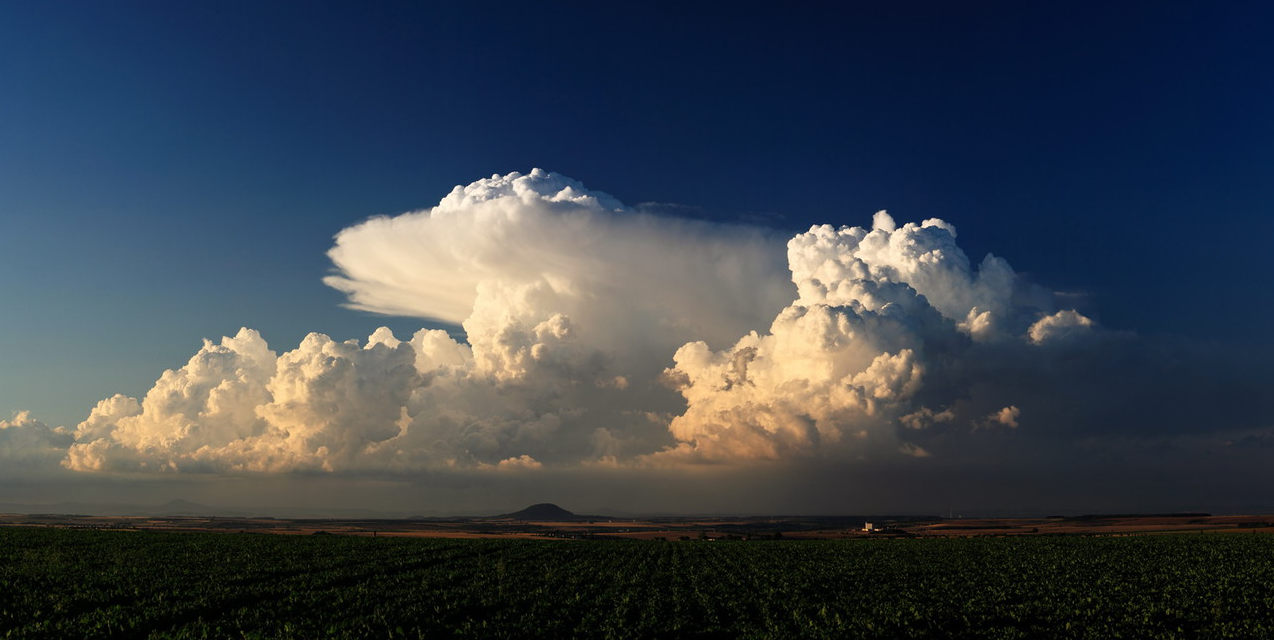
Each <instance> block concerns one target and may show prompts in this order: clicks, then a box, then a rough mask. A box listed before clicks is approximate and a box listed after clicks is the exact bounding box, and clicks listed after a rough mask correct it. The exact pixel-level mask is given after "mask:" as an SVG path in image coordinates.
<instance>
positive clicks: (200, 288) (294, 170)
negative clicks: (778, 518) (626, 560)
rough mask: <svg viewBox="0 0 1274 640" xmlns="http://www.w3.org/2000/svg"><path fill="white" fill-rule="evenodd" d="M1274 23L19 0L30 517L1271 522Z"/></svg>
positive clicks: (5, 18) (16, 414)
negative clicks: (1161, 517) (1111, 515)
mask: <svg viewBox="0 0 1274 640" xmlns="http://www.w3.org/2000/svg"><path fill="white" fill-rule="evenodd" d="M1271 18H1274V10H1272V9H1271V8H1269V7H1268V6H1267V5H1265V4H1264V3H1256V2H1237V3H1225V4H1224V5H1216V4H1215V3H1203V2H1198V3H1195V2H1179V3H1136V2H1134V3H1120V4H1119V5H1118V6H1116V7H1112V6H1110V5H1109V3H1094V2H1077V3H1066V4H1065V5H1056V4H1054V5H1044V4H1034V3H1009V2H987V3H973V4H969V3H963V4H957V5H953V4H951V3H926V2H916V3H888V5H887V6H885V5H882V4H880V3H842V5H841V6H838V7H835V8H829V7H827V6H825V5H821V4H798V5H795V6H784V7H782V8H779V7H774V8H766V9H750V8H747V7H741V6H737V5H716V4H712V3H702V4H697V5H696V6H686V5H685V4H684V3H679V4H673V3H653V4H647V5H644V6H601V5H599V6H592V5H580V4H566V3H562V4H555V3H548V4H545V3H501V2H493V3H483V4H482V5H474V4H472V3H458V2H457V3H448V2H439V3H406V2H385V3H377V4H371V5H369V4H368V3H352V2H351V3H342V2H331V3H303V4H302V3H274V2H217V3H212V2H190V3H162V2H126V3H93V2H65V3H6V4H4V5H3V6H0V79H3V85H4V90H3V91H2V92H0V301H3V312H2V313H0V503H16V504H45V503H56V502H76V503H88V504H93V503H100V504H107V503H109V504H124V503H147V504H149V503H159V502H164V501H167V500H171V499H185V500H195V501H199V502H203V503H207V504H212V505H220V506H225V507H244V508H251V509H257V510H261V511H269V510H271V509H277V508H279V507H281V506H282V505H301V506H306V507H310V508H314V509H336V508H346V507H351V508H352V507H359V508H369V509H378V510H382V511H385V512H393V513H429V514H441V513H493V512H500V511H508V510H512V509H515V508H520V507H522V506H525V505H526V504H530V503H533V502H556V503H558V504H560V505H562V506H564V507H566V508H568V509H572V510H575V511H588V510H594V511H596V510H603V509H609V510H612V511H619V512H633V513H692V512H699V513H827V514H850V513H949V512H951V511H962V512H968V513H1063V512H1097V511H1107V512H1109V511H1147V510H1151V511H1165V510H1203V511H1212V512H1218V513H1219V512H1244V511H1247V512H1250V511H1266V512H1268V511H1271V510H1274V497H1271V496H1270V494H1269V493H1268V490H1267V488H1268V487H1269V486H1274V471H1271V469H1272V468H1274V465H1271V464H1270V463H1271V462H1274V419H1272V418H1270V415H1271V409H1274V400H1272V399H1271V396H1274V394H1270V393H1269V391H1268V390H1269V388H1270V386H1271V383H1274V369H1272V368H1271V366H1270V365H1269V362H1270V358H1271V357H1272V356H1274V340H1271V338H1270V334H1269V331H1268V326H1269V324H1270V320H1269V319H1270V317H1271V313H1272V312H1274V286H1272V285H1274V279H1272V277H1271V276H1274V215H1271V214H1272V213H1274V181H1272V180H1270V179H1269V177H1270V176H1271V175H1274V119H1271V118H1270V117H1269V113H1270V112H1271V107H1274V79H1272V78H1271V76H1270V74H1269V73H1268V72H1267V69H1268V68H1269V67H1270V65H1271V63H1274V43H1271V42H1270V39H1269V38H1268V37H1267V36H1266V33H1265V31H1266V29H1265V25H1268V24H1270V20H1271ZM881 212H887V213H881Z"/></svg>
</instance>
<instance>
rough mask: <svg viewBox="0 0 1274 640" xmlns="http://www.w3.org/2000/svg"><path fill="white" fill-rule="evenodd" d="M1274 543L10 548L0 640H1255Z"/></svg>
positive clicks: (159, 543) (51, 540)
mask: <svg viewBox="0 0 1274 640" xmlns="http://www.w3.org/2000/svg"><path fill="white" fill-rule="evenodd" d="M1271 585H1274V536H1269V535H1252V534H1191V535H1174V536H1146V537H1111V538H1090V537H1016V538H949V539H945V538H944V539H861V540H846V541H832V540H823V541H747V542H745V541H715V542H703V541H692V542H683V541H669V542H657V541H624V540H615V541H542V540H466V539H438V538H368V537H344V536H305V537H297V536H269V535H254V534H211V533H158V532H143V531H95V530H71V529H55V528H12V529H0V637H21V638H27V637H33V638H70V637H85V638H88V637H125V638H126V637H137V638H146V637H155V638H159V637H164V638H230V637H235V638H238V637H256V638H319V637H359V638H361V637H369V638H380V637H410V638H415V637H492V638H525V637H548V638H556V637H571V636H577V637H608V638H648V637H756V638H791V637H816V638H845V637H851V638H852V637H868V638H895V637H903V638H906V637H952V636H954V637H987V638H1040V637H1057V638H1073V637H1088V638H1115V637H1125V638H1129V637H1135V638H1146V637H1165V638H1255V637H1271V636H1274V589H1272V588H1271Z"/></svg>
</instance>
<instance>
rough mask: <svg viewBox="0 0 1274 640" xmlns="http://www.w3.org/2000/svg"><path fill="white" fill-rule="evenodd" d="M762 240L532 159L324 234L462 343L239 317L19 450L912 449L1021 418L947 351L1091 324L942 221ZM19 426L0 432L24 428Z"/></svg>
mask: <svg viewBox="0 0 1274 640" xmlns="http://www.w3.org/2000/svg"><path fill="white" fill-rule="evenodd" d="M783 248H784V247H783V239H782V238H780V237H777V236H776V235H774V233H773V232H769V231H765V230H762V229H758V228H750V227H744V226H732V225H719V224H711V223H707V222H701V221H688V220H682V219H676V218H666V217H656V216H651V215H646V214H642V213H638V212H636V211H633V210H630V209H628V208H626V207H625V206H624V205H622V204H621V203H619V202H618V201H616V200H615V199H614V198H612V197H610V196H608V195H606V194H604V193H600V192H596V191H589V190H588V189H586V188H585V187H584V186H583V185H581V184H579V183H578V182H576V181H574V180H571V179H569V178H566V177H564V176H560V175H557V174H552V173H547V172H544V171H541V170H538V169H537V170H534V171H532V172H530V173H529V174H526V175H522V174H519V173H511V174H508V175H503V176H501V175H495V176H492V177H491V178H488V179H484V180H479V181H477V182H474V183H473V184H470V185H468V186H465V187H456V188H455V190H453V191H452V193H451V194H449V195H447V196H446V197H445V198H443V199H442V201H441V202H440V203H439V205H438V206H436V207H433V208H432V209H429V210H426V211H418V212H413V213H407V214H403V215H401V216H397V217H393V218H385V217H381V218H373V219H370V220H368V221H366V222H363V223H361V224H359V225H356V226H354V227H351V228H349V229H346V230H345V231H342V232H341V233H340V234H339V235H338V236H337V238H336V244H335V246H334V247H333V248H332V250H331V252H330V256H331V258H332V261H333V263H334V264H335V266H336V273H335V274H334V275H331V276H329V277H328V278H327V280H326V282H327V283H328V284H329V285H331V286H333V287H335V288H337V289H339V290H341V291H343V292H345V293H346V294H347V296H348V299H349V305H350V306H352V307H354V308H357V309H361V310H365V311H370V312H375V313H383V314H394V315H408V316H416V317H420V318H426V319H431V320H436V321H443V322H452V323H460V324H461V326H462V327H463V330H464V333H465V335H466V337H467V339H466V340H464V341H460V340H456V339H454V338H453V337H452V336H451V335H449V334H448V333H447V332H444V331H440V330H421V331H419V332H417V333H416V334H415V335H414V336H410V337H403V338H399V337H396V336H394V335H393V334H392V333H391V332H390V331H389V330H388V329H380V330H378V331H377V332H376V333H374V334H373V335H372V336H370V337H369V338H368V339H367V340H366V341H365V342H362V343H360V342H358V341H353V340H350V341H345V342H338V341H335V340H333V339H331V338H329V337H328V336H325V335H321V334H311V335H309V336H308V337H307V338H305V340H304V341H302V343H301V344H300V345H299V346H298V347H296V348H295V349H293V350H291V351H287V352H284V353H276V352H275V351H273V350H271V349H270V347H269V345H267V343H266V341H265V340H264V339H263V338H262V337H261V336H260V335H259V334H258V333H257V332H256V331H253V330H251V329H246V328H245V329H242V330H240V331H239V332H238V333H237V334H236V335H235V336H233V337H225V338H222V339H221V340H220V341H219V342H213V341H205V343H204V346H203V347H202V348H201V349H200V350H199V351H198V353H196V354H195V355H194V356H193V357H192V358H191V359H190V361H189V362H188V363H186V365H184V366H182V367H180V368H178V369H174V370H170V371H167V372H165V373H164V374H163V376H161V377H160V379H159V380H158V381H157V382H156V383H155V386H154V387H153V388H152V389H151V390H150V391H149V392H147V393H146V394H145V396H144V397H142V398H141V399H136V398H131V397H127V396H122V395H117V396H115V397H112V398H108V399H105V400H103V401H102V402H100V403H99V404H98V405H97V407H95V408H94V409H93V411H92V413H91V414H90V415H89V417H88V418H87V419H86V420H85V421H84V422H82V423H80V424H79V425H78V426H77V427H76V428H75V429H74V430H73V437H74V442H73V443H70V442H69V440H70V438H71V434H70V433H65V434H63V433H61V432H57V433H55V432H53V431H49V432H48V433H47V434H45V433H44V432H43V431H42V432H41V437H40V438H36V440H38V441H39V444H40V447H39V451H40V453H39V455H40V456H41V458H40V459H41V460H48V459H49V455H48V447H50V446H52V445H53V444H56V443H58V442H62V441H63V440H66V441H67V442H66V443H65V444H69V446H68V447H67V448H66V452H65V456H64V457H62V458H61V459H60V464H62V465H63V466H65V467H67V468H69V469H72V470H75V471H80V472H89V473H92V472H133V473H137V472H141V473H161V474H162V473H182V472H243V473H260V472H266V473H273V472H288V471H319V472H324V471H326V472H373V473H386V472H388V473H411V472H416V471H421V470H439V469H441V470H446V469H470V470H474V471H477V472H492V473H536V472H540V471H542V470H544V469H545V468H555V467H561V468H588V467H607V468H614V467H636V468H640V467H667V466H681V465H699V464H705V463H712V464H728V465H748V464H753V463H759V462H763V461H776V460H777V461H781V460H790V459H820V460H824V461H831V462H835V461H845V462H852V461H855V460H863V459H872V460H889V459H895V458H901V457H931V456H933V455H940V451H938V450H939V449H943V448H947V449H950V448H952V447H957V448H958V447H959V440H960V439H961V438H966V437H970V434H973V433H974V432H983V433H985V432H988V431H992V432H994V431H1009V430H1018V429H1021V430H1029V429H1030V428H1031V424H1032V416H1031V414H1030V411H1029V409H1026V410H1024V409H1023V408H1021V407H1020V406H1019V405H1021V403H1020V402H1017V401H1015V398H1014V397H1013V394H1012V389H1011V385H1001V384H999V383H998V381H997V379H996V374H995V372H994V371H987V370H981V372H980V373H978V374H977V375H972V376H970V375H969V374H970V372H975V371H979V369H978V368H977V367H975V366H972V365H971V364H970V362H969V361H970V360H974V359H978V358H982V357H983V356H982V355H981V354H982V352H984V351H987V350H992V351H994V352H995V353H997V354H999V355H998V357H1000V358H1003V359H1005V360H1006V361H1010V362H1013V363H1017V364H1016V365H1015V366H1028V367H1030V366H1036V365H1040V364H1041V363H1043V364H1042V365H1041V366H1045V365H1047V361H1048V360H1049V358H1051V357H1053V356H1054V355H1055V354H1056V353H1058V349H1063V348H1064V349H1065V350H1067V352H1070V351H1073V350H1075V349H1081V350H1082V349H1084V348H1086V347H1085V345H1086V344H1096V343H1097V341H1098V340H1099V339H1100V336H1102V335H1104V334H1103V331H1102V329H1100V327H1098V326H1097V325H1096V324H1095V323H1094V322H1093V321H1092V320H1090V319H1089V318H1086V317H1084V316H1083V315H1080V314H1079V313H1077V312H1076V311H1074V310H1069V309H1067V310H1061V311H1057V310H1055V309H1053V307H1052V299H1051V298H1052V296H1051V295H1050V294H1049V293H1048V292H1047V291H1045V290H1043V289H1040V288H1038V287H1033V286H1029V285H1026V284H1024V283H1023V282H1021V281H1020V279H1019V278H1018V277H1017V276H1016V275H1015V273H1014V271H1013V269H1012V268H1011V267H1010V266H1009V265H1008V263H1007V262H1005V261H1004V260H1002V259H1000V258H997V257H994V256H990V255H988V256H986V258H985V259H983V260H982V261H981V262H980V263H979V264H978V265H977V266H976V267H975V266H973V264H972V263H971V262H970V261H969V259H968V258H967V257H966V256H965V254H964V253H963V251H961V249H960V248H959V246H958V245H957V244H956V230H955V227H954V226H953V225H951V224H949V223H947V222H944V221H942V220H938V219H929V220H925V221H923V222H920V223H908V224H902V225H899V224H898V223H897V222H896V221H895V220H894V219H893V218H892V217H891V216H890V215H889V214H887V213H885V212H883V211H882V212H879V213H876V214H875V216H874V218H873V219H872V224H871V227H870V228H864V227H841V228H834V227H832V226H829V225H823V226H816V227H813V228H811V229H810V230H809V231H807V232H805V233H801V234H798V235H796V236H795V237H793V238H791V239H790V240H788V241H787V243H786V258H787V260H786V262H787V264H786V268H784V264H783ZM1063 343H1064V344H1063ZM23 421H29V418H27V417H23V418H22V419H21V420H19V421H17V422H15V423H14V425H8V424H6V425H5V426H6V431H12V430H14V429H19V428H20V429H25V430H32V429H35V427H34V426H31V425H28V424H27V422H23ZM15 425H16V426H15ZM36 430H37V431H38V429H36ZM934 434H938V435H940V436H941V439H940V440H939V441H937V442H936V443H931V442H929V440H931V439H932V438H933V437H935V436H934ZM960 434H964V435H960ZM25 437H26V438H27V439H31V437H30V436H25ZM953 443H954V444H953ZM935 444H937V445H938V446H937V447H936V449H935Z"/></svg>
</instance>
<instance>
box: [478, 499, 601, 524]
mask: <svg viewBox="0 0 1274 640" xmlns="http://www.w3.org/2000/svg"><path fill="white" fill-rule="evenodd" d="M496 517H497V518H508V519H510V520H580V519H584V518H585V516H577V515H575V514H573V513H571V512H570V511H567V510H566V509H563V508H561V507H559V506H557V505H555V504H551V503H548V502H541V503H540V504H533V505H531V506H529V507H527V508H525V509H523V510H521V511H514V512H513V513H502V514H500V515H498V516H496Z"/></svg>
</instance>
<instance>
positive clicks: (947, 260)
mask: <svg viewBox="0 0 1274 640" xmlns="http://www.w3.org/2000/svg"><path fill="white" fill-rule="evenodd" d="M955 238H956V231H955V228H954V227H953V226H952V225H950V224H948V223H946V222H944V221H942V220H937V219H930V220H926V221H925V222H923V223H921V224H915V223H907V224H904V225H901V226H899V225H898V224H897V223H896V222H895V221H894V219H893V218H892V217H891V216H890V215H889V214H887V213H885V212H884V211H881V212H878V213H877V214H876V215H875V216H874V218H873V226H872V229H871V230H870V231H869V230H867V229H863V228H860V227H841V228H839V229H835V228H833V227H831V226H829V225H822V226H815V227H813V228H811V229H810V230H809V231H808V232H806V233H803V234H800V235H797V236H796V237H795V238H793V239H792V240H791V241H790V242H789V243H788V262H789V264H790V266H791V273H792V280H793V282H794V283H795V284H796V287H797V291H798V297H797V299H796V300H795V301H794V302H793V303H792V304H791V305H790V306H788V307H787V308H786V309H784V310H783V311H782V312H780V313H779V314H778V316H777V317H776V318H775V320H774V322H773V324H772V325H771V326H770V330H769V332H768V333H766V334H758V333H755V332H753V333H750V334H748V335H746V336H744V337H742V339H740V340H739V341H738V342H737V343H736V344H735V345H734V347H732V348H730V349H725V350H721V351H715V352H714V351H712V350H711V349H710V348H709V347H708V346H707V345H705V344H703V343H691V344H688V345H686V346H684V347H682V348H681V349H680V350H678V351H677V353H676V355H675V356H674V361H675V366H673V367H671V368H669V369H668V370H667V371H666V372H665V380H667V381H668V382H669V384H671V385H672V386H673V387H675V388H677V389H678V390H679V391H680V392H681V394H682V396H683V397H684V398H685V399H686V402H687V405H688V407H687V409H686V411H685V412H684V413H682V414H681V415H679V416H677V417H676V418H674V419H673V420H672V423H671V425H670V429H671V431H672V433H673V435H674V436H675V437H676V438H677V440H678V441H679V444H678V446H677V447H675V448H674V449H671V450H669V451H665V452H662V453H660V454H657V456H656V457H659V456H664V457H675V458H678V459H690V460H705V459H706V460H739V459H750V458H752V459H773V458H783V457H789V456H792V455H805V456H810V455H840V456H844V455H850V456H853V455H862V454H864V453H867V452H871V451H875V452H880V451H897V452H901V453H904V454H906V455H910V456H916V457H928V456H929V455H930V453H929V452H928V451H927V450H925V449H923V448H921V447H920V446H919V445H916V444H914V443H912V442H909V441H906V439H907V438H909V437H914V436H915V435H917V434H911V435H908V434H907V433H905V432H904V431H903V430H906V431H912V430H915V431H919V430H924V429H927V428H928V427H931V426H933V425H938V424H952V423H961V422H962V423H963V425H964V427H966V428H967V429H969V430H972V429H975V428H978V427H979V426H986V425H988V424H996V425H1003V426H1007V427H1017V425H1018V422H1017V418H1018V415H1019V409H1018V408H1017V407H1016V406H1011V407H1006V408H1004V409H1003V410H999V411H998V412H997V413H995V414H993V415H992V416H990V417H987V418H970V417H966V418H964V419H963V420H962V419H961V417H960V416H961V414H962V413H963V414H967V413H968V412H967V411H963V412H959V413H958V412H956V411H955V410H953V409H952V408H951V407H952V406H954V405H956V404H958V403H959V402H966V404H967V401H968V398H969V397H970V396H971V394H972V391H973V389H974V388H975V386H976V385H985V384H986V383H987V380H984V379H981V380H980V379H959V376H957V375H954V372H955V370H956V369H959V368H962V367H961V366H960V363H961V362H962V361H965V360H970V359H972V358H974V357H975V356H974V355H973V353H974V349H975V344H976V343H977V342H996V343H1002V344H1004V345H1005V347H1004V348H1006V349H1009V350H1012V351H1014V352H1021V355H1020V357H1018V359H1019V360H1021V359H1022V358H1031V357H1034V356H1033V355H1031V354H1027V353H1025V351H1029V350H1031V349H1032V347H1030V346H1029V345H1028V341H1027V340H1026V338H1027V335H1024V334H1027V333H1029V338H1030V342H1036V343H1038V342H1040V341H1039V340H1036V339H1035V333H1034V330H1035V329H1036V327H1038V326H1039V323H1038V322H1037V323H1036V324H1035V325H1031V326H1030V327H1029V331H1028V327H1027V325H1026V323H1027V321H1028V320H1029V319H1030V318H1032V317H1035V316H1038V315H1039V314H1040V310H1039V309H1038V308H1037V307H1034V306H1029V305H1022V304H1020V303H1016V302H1015V300H1017V299H1020V298H1021V296H1016V295H1015V294H1016V293H1017V292H1018V291H1020V290H1022V289H1023V288H1024V287H1023V285H1022V284H1021V283H1019V282H1018V281H1017V278H1016V276H1015V275H1014V273H1013V270H1012V268H1011V267H1009V265H1008V263H1007V262H1005V261H1004V260H1002V259H1000V258H996V257H994V256H987V257H986V259H984V260H983V261H982V263H981V265H980V266H979V267H978V268H977V269H973V268H972V267H971V266H970V262H969V260H968V258H967V257H966V256H965V254H964V252H963V251H961V250H960V248H959V247H958V246H957V245H956V243H955ZM1049 317H1050V318H1065V319H1067V320H1066V321H1068V322H1071V320H1070V319H1071V318H1072V317H1076V318H1080V319H1082V321H1073V322H1074V323H1079V322H1088V324H1087V325H1085V326H1086V327H1087V326H1088V325H1091V322H1090V321H1088V320H1087V318H1083V316H1079V315H1078V314H1076V313H1075V312H1073V311H1072V312H1069V315H1064V314H1057V315H1055V316H1049ZM1041 322H1043V321H1041ZM935 374H936V377H937V378H938V379H939V380H941V381H942V382H941V383H940V384H937V385H928V386H929V388H928V389H927V392H928V393H927V394H926V397H925V398H919V397H918V394H919V392H920V391H921V390H922V389H924V388H925V387H926V382H927V378H929V377H931V376H934V375H935ZM926 403H929V404H926ZM851 434H852V435H853V436H854V437H852V438H850V437H846V436H847V435H851Z"/></svg>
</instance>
